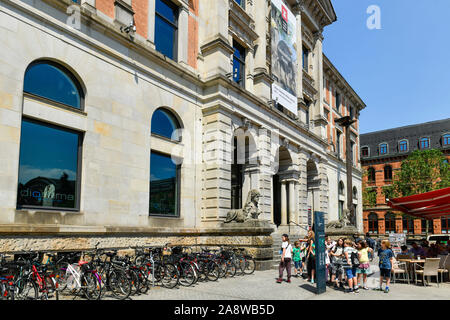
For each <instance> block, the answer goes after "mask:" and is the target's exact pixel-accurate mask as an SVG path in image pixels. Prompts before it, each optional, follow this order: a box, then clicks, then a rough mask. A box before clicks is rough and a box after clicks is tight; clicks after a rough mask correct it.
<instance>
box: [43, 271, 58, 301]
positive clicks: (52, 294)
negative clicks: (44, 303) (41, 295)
mask: <svg viewBox="0 0 450 320" xmlns="http://www.w3.org/2000/svg"><path fill="white" fill-rule="evenodd" d="M44 286H45V288H44V292H46V294H47V300H53V299H54V300H59V290H56V288H57V286H58V285H57V284H56V279H55V277H53V276H50V275H48V274H46V275H45V276H44Z"/></svg>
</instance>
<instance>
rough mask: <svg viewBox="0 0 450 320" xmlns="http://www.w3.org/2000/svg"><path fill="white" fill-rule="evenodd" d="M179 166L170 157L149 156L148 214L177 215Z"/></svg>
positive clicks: (153, 153) (160, 155)
mask: <svg viewBox="0 0 450 320" xmlns="http://www.w3.org/2000/svg"><path fill="white" fill-rule="evenodd" d="M178 172H179V166H177V165H176V164H175V163H174V162H173V161H172V159H171V157H170V156H166V155H162V154H160V153H156V152H152V153H151V155H150V214H160V215H169V216H177V215H178V186H179V182H178V177H179V174H178Z"/></svg>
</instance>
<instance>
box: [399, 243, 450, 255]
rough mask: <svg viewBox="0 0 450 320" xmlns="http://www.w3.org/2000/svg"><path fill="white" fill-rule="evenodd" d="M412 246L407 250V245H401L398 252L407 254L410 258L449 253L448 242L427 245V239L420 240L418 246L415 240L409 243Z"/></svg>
mask: <svg viewBox="0 0 450 320" xmlns="http://www.w3.org/2000/svg"><path fill="white" fill-rule="evenodd" d="M411 246H412V248H411V249H410V250H409V249H408V247H407V246H402V247H401V249H402V251H401V252H400V254H402V255H409V256H410V257H411V258H417V257H421V258H436V257H438V256H439V255H447V254H449V253H450V243H447V244H445V243H441V242H438V243H433V244H431V245H429V243H428V241H426V240H424V241H422V245H421V246H419V245H418V244H417V242H413V243H412V244H411Z"/></svg>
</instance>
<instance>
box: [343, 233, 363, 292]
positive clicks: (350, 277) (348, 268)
mask: <svg viewBox="0 0 450 320" xmlns="http://www.w3.org/2000/svg"><path fill="white" fill-rule="evenodd" d="M355 254H356V256H357V255H358V251H357V250H356V249H355V248H354V247H353V241H351V240H349V239H347V240H345V242H344V270H345V273H346V275H347V281H348V288H349V289H348V292H349V293H352V292H353V293H358V292H359V288H358V280H357V278H356V266H357V264H356V263H355V260H354V257H355Z"/></svg>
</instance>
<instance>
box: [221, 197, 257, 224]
mask: <svg viewBox="0 0 450 320" xmlns="http://www.w3.org/2000/svg"><path fill="white" fill-rule="evenodd" d="M260 197H261V194H260V193H259V191H258V190H255V189H253V190H250V191H249V193H248V196H247V201H246V202H245V205H244V207H243V208H242V209H236V210H230V211H229V212H228V214H227V218H226V220H225V223H229V222H232V221H235V222H238V223H243V222H246V221H248V220H252V219H253V220H257V219H258V216H259V215H260V214H261V213H262V211H261V209H259V208H258V202H259V198H260Z"/></svg>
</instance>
